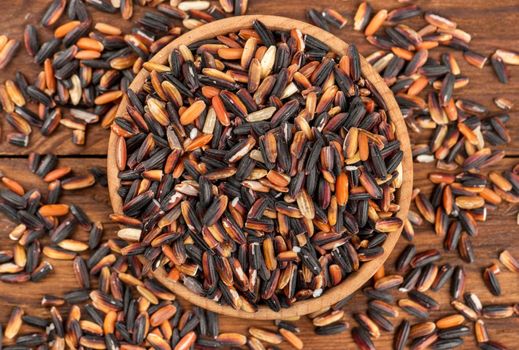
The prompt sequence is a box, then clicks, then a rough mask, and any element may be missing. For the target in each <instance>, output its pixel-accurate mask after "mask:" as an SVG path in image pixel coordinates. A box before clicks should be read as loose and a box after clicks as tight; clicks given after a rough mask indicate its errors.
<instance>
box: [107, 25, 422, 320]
mask: <svg viewBox="0 0 519 350" xmlns="http://www.w3.org/2000/svg"><path fill="white" fill-rule="evenodd" d="M255 20H260V21H261V22H263V23H264V24H265V25H266V26H267V27H268V28H270V29H274V30H291V29H293V28H297V29H299V30H301V32H302V33H303V34H310V35H312V36H314V37H316V38H318V39H319V40H321V41H323V42H325V43H327V44H328V46H329V47H330V49H331V50H332V51H333V52H335V53H336V54H338V55H341V56H342V55H345V54H346V49H347V48H348V46H349V45H348V44H347V43H346V42H345V41H343V40H342V39H340V38H338V37H337V36H335V35H334V34H332V33H329V32H327V31H325V30H323V29H321V28H318V27H316V26H314V25H311V24H309V23H306V22H302V21H299V20H294V19H290V18H287V17H281V16H271V15H246V16H236V17H230V18H226V19H221V20H217V21H214V22H210V23H207V24H204V25H202V26H200V27H198V28H195V29H193V30H190V31H189V32H187V33H185V34H183V35H181V36H179V37H178V38H176V39H175V40H173V41H172V42H171V43H169V44H168V45H167V46H165V47H164V48H163V49H162V50H160V51H159V52H158V53H156V54H155V55H154V56H153V58H152V59H151V60H150V62H154V63H159V64H163V63H165V62H167V60H168V57H169V54H170V52H171V51H172V50H173V49H174V48H176V47H178V46H179V45H181V44H185V45H189V44H191V43H193V42H196V41H200V40H203V39H209V38H214V37H216V36H217V35H221V34H227V33H230V32H235V31H238V30H239V29H244V28H251V27H252V23H253V21H255ZM360 60H361V71H362V76H363V77H364V78H365V79H367V80H368V81H369V82H370V83H371V84H372V85H373V87H374V88H375V89H376V90H377V91H378V93H379V94H380V96H381V98H382V99H383V100H384V102H385V104H386V106H387V112H388V114H389V118H390V119H391V121H392V122H393V123H394V125H395V133H396V136H397V139H398V140H399V141H400V143H401V146H400V149H401V150H402V151H403V159H402V169H403V174H402V185H401V187H400V188H399V189H398V190H397V192H396V196H397V200H396V201H395V202H396V203H398V205H399V206H400V210H399V212H398V213H397V214H396V216H397V217H399V218H400V219H401V220H402V221H405V220H406V218H407V213H408V210H409V206H410V202H411V194H412V185H413V162H412V156H411V145H410V139H409V134H408V132H407V127H406V124H405V121H404V118H403V116H402V114H401V112H400V108H399V107H398V104H397V102H396V100H395V97H394V95H393V93H392V91H391V90H390V89H389V87H388V86H387V85H386V83H385V82H384V80H383V79H382V78H381V77H380V75H379V74H378V73H377V72H376V71H375V70H374V68H373V67H372V66H371V65H370V64H369V63H368V62H367V61H366V59H365V58H364V57H363V56H361V57H360ZM148 75H149V72H148V71H147V70H146V69H145V68H142V69H141V71H140V72H139V73H138V74H137V75H136V76H135V78H134V80H133V81H132V83H131V84H130V86H129V87H128V88H130V89H132V90H133V91H139V90H140V89H141V88H142V85H143V84H144V81H145V79H146V78H147V77H148ZM127 103H128V101H127V97H126V95H124V97H123V99H122V100H121V103H120V105H119V108H118V110H117V113H116V115H117V116H120V115H122V114H124V112H125V110H126V106H127ZM116 140H117V135H116V134H115V133H114V132H113V131H111V132H110V139H109V144H108V157H107V173H108V187H109V194H110V202H111V205H112V208H113V211H114V213H116V214H117V213H121V212H122V200H121V198H120V197H119V195H118V192H117V191H118V188H119V186H120V181H119V178H118V173H119V170H118V169H117V165H116V157H115V143H116ZM402 229H403V227H401V228H400V229H399V230H397V231H393V232H390V233H388V237H387V239H386V240H385V242H384V243H383V245H382V246H383V248H384V253H383V254H382V255H381V256H379V257H377V258H375V259H373V260H371V261H368V262H366V263H364V264H362V266H361V267H360V268H359V270H357V271H355V272H353V273H352V274H350V275H349V276H348V277H347V278H346V279H344V280H343V281H342V282H341V283H340V284H338V285H337V286H334V287H331V288H328V289H326V290H325V291H324V293H323V294H322V295H321V296H320V297H318V298H311V299H307V300H301V301H297V302H295V303H294V304H293V305H292V306H290V307H288V308H281V310H280V311H273V310H271V309H270V308H268V307H267V306H265V305H261V306H259V307H258V310H257V311H256V312H253V313H251V312H246V311H243V310H236V309H234V308H233V307H231V306H228V305H223V304H219V303H217V302H215V301H213V300H211V299H208V298H206V297H203V296H200V295H197V294H195V293H193V292H191V291H190V290H189V289H188V288H187V287H185V286H184V285H183V284H182V283H181V282H175V281H172V280H171V279H169V278H167V274H166V272H165V270H164V269H162V268H159V269H157V270H155V271H153V272H151V273H152V275H153V277H154V278H156V279H157V280H158V281H159V282H160V283H162V284H163V285H164V286H165V287H166V288H168V289H169V290H171V291H172V292H173V293H174V294H176V295H178V296H180V297H182V298H183V299H185V300H187V301H189V302H190V303H192V304H194V305H197V306H199V307H202V308H204V309H207V310H210V311H212V312H216V313H219V314H223V315H228V316H233V317H239V318H244V319H261V320H274V319H289V318H294V317H299V316H303V315H306V314H309V313H312V312H316V311H319V310H322V309H324V308H326V307H329V306H331V305H332V304H334V303H336V302H337V301H339V300H342V299H343V298H345V297H347V296H349V295H351V294H353V293H354V292H356V291H357V290H358V289H360V288H361V287H362V286H363V285H364V284H365V283H366V282H367V281H368V280H369V279H370V278H371V277H372V276H373V275H374V274H375V272H376V271H377V270H378V269H379V268H380V267H381V266H382V265H383V263H384V262H385V261H386V259H387V258H388V257H389V255H390V254H391V252H392V251H393V249H394V247H395V244H396V242H397V241H398V238H399V237H400V233H401V231H402Z"/></svg>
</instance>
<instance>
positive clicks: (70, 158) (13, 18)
mask: <svg viewBox="0 0 519 350" xmlns="http://www.w3.org/2000/svg"><path fill="white" fill-rule="evenodd" d="M49 2H50V0H49V1H46V0H38V1H35V0H1V1H0V34H6V35H8V36H9V37H13V38H18V39H20V40H21V39H22V36H23V34H22V33H23V28H24V26H25V25H26V24H27V23H32V24H37V23H39V20H40V18H41V14H42V13H43V9H44V7H45V6H46V5H47V4H48V3H49ZM249 3H250V6H249V13H251V14H272V15H282V16H288V17H293V18H296V19H301V20H302V19H304V18H305V15H304V14H305V9H307V8H309V7H316V8H324V7H333V8H335V9H337V10H339V11H340V12H341V13H344V14H346V15H347V16H348V17H349V18H350V23H349V24H348V25H347V26H346V28H344V29H343V30H340V31H339V30H335V29H334V30H333V32H334V33H335V34H337V35H338V36H339V37H341V38H342V39H344V40H345V41H346V42H352V43H355V44H357V45H358V46H359V49H360V52H361V53H363V54H365V55H366V54H369V53H371V52H372V51H373V48H372V47H370V46H369V45H368V44H367V42H366V41H365V40H364V39H363V37H362V36H361V35H360V34H359V33H357V32H353V30H352V29H351V19H352V16H353V14H354V11H355V9H356V6H357V5H358V1H346V0H320V1H317V0H282V1H274V0H262V1H260V0H250V1H249ZM417 3H418V4H419V5H420V6H421V7H423V8H424V9H426V10H431V11H437V12H438V13H440V14H443V15H445V16H448V17H450V18H451V19H453V20H455V21H456V22H457V23H458V25H459V27H460V28H462V29H464V30H465V31H467V32H469V33H471V34H472V35H473V41H472V45H471V47H472V48H473V49H474V50H475V51H477V52H480V53H483V54H490V53H492V52H493V50H494V49H495V48H509V49H514V48H515V49H517V48H518V47H519V27H518V25H517V18H518V16H519V2H518V1H517V0H501V1H488V0H473V1H470V2H467V1H464V0H449V1H447V0H445V1H417ZM371 4H372V5H373V7H374V8H375V9H376V10H379V9H381V8H388V9H392V8H395V7H398V6H401V4H399V3H398V2H397V1H395V0H390V1H389V0H388V1H382V0H377V1H371ZM91 11H92V13H93V14H94V18H95V19H96V20H98V21H99V20H102V21H106V22H111V23H117V24H119V25H120V26H121V27H124V28H128V27H129V26H130V25H131V24H130V23H129V22H125V21H123V20H122V19H120V18H119V17H118V16H116V15H107V14H102V13H99V12H97V11H95V10H93V9H91ZM139 13H142V9H139V10H138V11H137V14H139ZM413 22H416V23H417V24H418V23H421V22H420V21H418V20H413ZM40 33H45V34H44V35H43V37H48V36H49V35H50V32H49V31H47V30H41V31H40ZM455 55H456V57H457V58H458V59H459V62H460V64H461V68H462V73H463V74H464V75H466V76H468V77H470V79H471V82H470V85H469V87H468V88H465V89H464V90H463V91H462V92H461V95H462V96H463V97H466V98H470V99H474V100H476V101H480V102H482V103H484V104H485V105H487V106H488V107H491V108H492V109H494V110H496V107H495V106H493V104H492V98H494V97H496V96H504V97H507V98H510V99H512V100H513V101H514V102H516V104H517V105H518V106H519V99H518V96H519V68H518V67H511V69H510V70H511V73H512V79H511V83H510V84H508V85H502V84H500V83H498V82H497V79H496V78H495V77H494V75H493V73H492V70H491V69H490V68H489V67H486V68H485V69H483V70H479V69H477V68H475V67H472V66H469V65H467V64H466V63H465V62H464V61H463V59H462V58H461V54H460V53H456V54H455ZM17 70H21V71H23V72H24V73H25V74H26V75H27V76H28V77H31V80H32V79H33V78H34V76H35V75H36V73H37V71H38V67H36V66H35V65H34V64H33V63H32V61H31V59H30V57H29V56H27V55H26V54H25V52H24V50H23V49H22V50H20V51H19V53H18V55H17V56H16V59H15V60H14V61H13V62H12V63H11V64H10V65H9V66H8V68H7V69H5V70H3V71H0V82H3V81H5V80H6V79H9V78H12V77H14V73H15V72H16V71H17ZM511 117H512V119H511V121H510V122H509V124H508V125H509V127H510V130H511V134H512V138H513V140H512V143H511V144H510V145H508V146H507V147H506V151H507V154H508V156H507V158H506V159H505V160H504V161H503V162H501V163H500V164H499V165H498V166H496V167H494V169H496V170H505V169H510V168H511V167H512V166H513V165H514V164H516V163H517V162H519V158H518V157H519V115H518V114H517V113H516V112H512V113H511ZM0 126H1V130H2V136H1V141H0V170H1V171H3V172H4V173H5V174H6V175H8V176H10V177H13V178H16V179H19V180H20V181H21V182H22V184H23V185H24V186H25V188H32V187H34V186H42V187H43V186H44V184H43V182H42V181H41V180H40V179H39V178H37V177H36V176H35V175H33V174H31V173H30V172H29V171H28V169H27V161H26V155H27V154H28V153H29V152H30V151H36V152H39V153H46V152H54V153H56V154H58V155H60V156H61V157H60V164H61V165H70V166H72V167H73V169H74V171H75V172H76V173H85V172H87V169H88V168H89V167H92V166H98V167H105V166H106V164H105V163H106V159H105V157H106V147H107V143H108V132H107V131H105V130H103V129H101V128H100V127H99V126H95V127H92V128H90V129H89V130H88V134H87V143H86V145H85V146H84V147H78V146H74V145H73V144H72V143H71V142H70V130H67V129H65V128H63V127H62V128H60V130H59V131H58V132H56V134H55V135H54V136H52V137H51V138H45V137H42V136H41V135H40V134H39V132H38V131H34V132H33V135H32V137H31V144H30V147H29V148H26V149H21V148H17V147H14V146H12V145H9V144H8V143H6V142H5V134H6V132H8V131H9V130H10V126H9V125H8V124H7V122H6V121H5V118H4V116H1V117H0ZM424 135H425V134H424ZM413 138H414V139H415V140H418V139H420V138H421V140H422V141H424V142H425V141H426V140H427V138H426V137H425V136H420V135H413ZM433 169H434V168H433V166H431V165H415V184H416V186H417V187H420V188H421V189H422V190H424V191H426V192H429V191H430V190H431V184H430V183H429V181H428V180H427V174H428V173H429V172H430V171H433ZM63 201H64V202H70V203H76V204H80V205H81V206H82V207H83V208H84V209H85V210H86V211H87V213H88V214H89V216H90V217H91V218H92V219H93V220H96V221H97V220H99V221H102V222H103V223H104V225H105V228H106V234H107V235H113V232H114V230H115V228H116V227H115V225H113V224H111V223H110V221H109V219H108V214H109V213H110V212H111V207H110V203H109V199H108V190H107V189H106V188H103V187H101V186H99V185H96V186H95V187H93V188H91V189H88V190H86V191H81V192H69V193H66V194H65V196H64V197H63ZM517 212H518V208H517V206H515V207H513V206H510V205H507V204H503V205H501V206H500V208H499V209H498V210H497V211H495V212H491V213H490V214H489V218H488V221H487V222H486V223H483V224H481V226H480V232H479V235H478V236H477V237H476V238H474V239H473V244H474V249H475V252H476V257H477V262H476V263H474V264H471V265H467V264H464V265H465V267H466V269H467V271H468V276H469V282H468V284H467V288H466V290H467V291H473V292H475V293H477V294H478V295H479V296H480V298H481V299H482V301H483V302H484V303H507V304H509V303H519V275H517V274H513V273H510V272H507V271H504V272H503V273H501V274H500V275H499V276H498V278H499V280H500V282H501V285H502V288H503V296H501V297H493V296H492V295H491V294H490V293H489V292H488V291H487V289H486V288H485V286H484V285H483V282H482V279H481V268H482V267H484V266H487V265H489V264H490V263H492V261H493V260H495V259H496V258H497V254H498V252H499V251H500V250H501V249H503V248H507V249H509V250H510V251H511V252H512V253H513V254H514V255H515V256H519V239H517V237H518V235H519V226H518V225H517V222H516V220H517V219H516V217H517ZM12 227H13V224H12V223H10V222H9V221H8V220H7V219H6V218H5V217H3V216H0V249H7V248H9V247H11V245H12V241H10V240H9V238H8V237H7V233H8V232H9V231H10V229H11V228H12ZM82 236H83V237H82ZM77 238H85V233H84V232H78V233H77ZM406 244H407V242H405V241H404V240H403V239H402V240H401V241H400V242H399V244H398V246H397V248H396V250H395V252H394V253H393V254H392V256H391V258H390V259H389V261H388V262H387V263H386V269H387V270H391V269H392V268H393V266H394V261H395V257H396V256H397V255H398V253H399V252H400V251H401V250H402V249H403V247H405V245H406ZM415 244H416V245H417V247H418V249H419V250H424V249H428V248H433V247H434V248H440V249H441V240H440V239H439V238H437V237H435V235H434V233H433V231H432V230H431V227H429V225H424V226H423V227H419V228H417V234H416V238H415ZM444 261H448V262H450V263H451V264H460V263H461V261H460V259H458V258H457V255H456V254H455V253H445V254H444V258H443V260H442V262H444ZM52 263H53V265H54V266H55V267H56V271H55V272H54V273H53V275H52V276H51V277H49V278H47V279H46V280H45V281H43V282H41V283H28V284H24V285H20V286H18V285H7V284H2V283H0V323H2V324H5V322H6V321H7V319H8V317H9V313H10V310H11V308H12V307H13V306H15V305H19V306H22V307H23V308H24V309H25V310H26V312H27V313H28V314H34V315H47V316H48V312H47V310H46V309H44V308H43V307H41V306H40V299H41V297H42V296H43V295H45V294H53V295H60V294H61V293H63V292H66V291H70V290H72V289H75V288H78V285H77V284H76V281H75V279H74V277H73V274H72V269H71V264H70V263H69V262H60V261H53V262H52ZM431 295H433V296H434V297H435V298H437V299H438V300H441V301H442V303H443V305H442V308H441V310H440V311H437V312H434V313H433V314H432V318H433V319H437V318H439V317H440V316H442V315H447V314H449V313H452V312H453V310H452V309H451V307H450V306H449V295H448V288H443V290H442V291H440V292H439V293H431ZM397 297H398V295H397ZM365 307H366V305H365V298H364V297H363V296H362V295H361V294H360V293H357V295H356V296H355V297H354V298H353V300H352V301H351V302H350V303H349V306H348V307H347V311H348V316H347V317H346V319H347V321H348V322H350V326H354V325H355V321H354V320H353V319H352V318H351V314H353V313H354V312H357V311H364V310H365ZM402 314H403V316H404V317H408V315H406V314H405V313H403V312H402ZM411 320H412V318H411ZM486 323H487V325H488V328H489V331H490V336H491V338H492V339H494V340H498V341H500V342H502V343H503V344H505V345H507V346H508V347H509V348H510V349H517V348H518V345H517V344H518V342H519V318H517V317H516V318H513V319H508V320H488V321H486ZM253 324H254V325H256V326H261V327H266V328H269V327H270V328H271V327H272V324H271V323H270V322H253V321H246V322H245V321H240V320H238V319H233V318H229V317H222V330H223V331H240V332H246V331H247V328H248V327H249V326H251V325H253ZM298 325H299V326H300V327H301V337H302V339H303V341H304V343H305V348H307V349H339V348H340V349H350V348H354V344H353V342H352V340H351V337H350V334H349V332H347V333H343V334H340V335H336V336H328V337H319V336H316V335H314V334H313V331H312V325H311V323H310V321H308V320H307V319H301V320H300V321H298ZM391 341H392V335H390V334H388V333H383V334H382V336H381V337H380V338H379V339H377V340H376V341H375V345H376V346H377V348H379V349H388V348H390V345H391ZM476 347H477V346H476V344H475V343H474V341H473V339H472V337H468V338H467V339H466V343H465V345H464V347H463V348H464V349H474V348H476ZM287 348H288V347H287Z"/></svg>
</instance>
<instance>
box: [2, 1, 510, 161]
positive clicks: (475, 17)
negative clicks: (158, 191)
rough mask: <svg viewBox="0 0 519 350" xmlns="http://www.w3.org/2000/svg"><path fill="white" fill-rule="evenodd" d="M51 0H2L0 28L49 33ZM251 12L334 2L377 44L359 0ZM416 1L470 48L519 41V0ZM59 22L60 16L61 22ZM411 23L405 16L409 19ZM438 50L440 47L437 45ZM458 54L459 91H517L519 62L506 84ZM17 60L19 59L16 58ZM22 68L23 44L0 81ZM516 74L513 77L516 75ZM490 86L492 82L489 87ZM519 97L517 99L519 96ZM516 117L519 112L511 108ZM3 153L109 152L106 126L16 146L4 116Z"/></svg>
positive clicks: (270, 4) (472, 94) (12, 33)
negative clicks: (45, 21) (45, 23)
mask: <svg viewBox="0 0 519 350" xmlns="http://www.w3.org/2000/svg"><path fill="white" fill-rule="evenodd" d="M47 3H48V1H46V0H38V1H35V0H3V1H0V11H1V12H0V13H1V15H0V18H2V21H1V22H0V33H2V34H6V35H8V36H9V37H13V38H17V39H20V40H21V39H22V38H23V30H24V27H25V25H26V24H29V23H31V24H35V25H36V27H37V28H38V31H39V32H40V36H41V38H42V39H46V38H49V37H50V32H49V31H48V30H45V29H44V28H42V27H41V25H39V20H40V18H41V15H42V13H43V11H44V9H45V6H46V4H47ZM249 3H250V4H249V11H248V13H249V14H269V15H279V16H287V17H290V18H294V19H299V20H305V9H307V8H309V7H315V8H325V7H332V8H335V9H337V10H338V11H340V12H341V13H343V14H345V15H346V16H347V17H348V19H349V20H350V22H349V23H348V25H346V27H345V28H343V29H342V30H338V29H335V28H332V30H331V32H332V33H333V34H335V35H337V36H338V37H339V38H340V39H342V40H344V41H345V42H351V43H355V44H356V45H357V46H358V48H359V51H360V53H361V54H363V55H365V56H366V55H368V54H369V53H371V52H373V51H375V49H374V48H373V47H372V46H371V45H370V44H369V43H368V42H367V41H366V40H365V39H364V37H363V36H362V35H361V34H360V33H358V32H354V31H353V30H352V19H353V15H354V14H355V10H356V7H357V5H358V3H359V1H349V0H339V1H336V0H321V1H316V0H300V1H298V0H284V1H274V0H256V1H254V0H251V1H249ZM370 3H371V4H372V6H373V7H374V8H375V10H379V9H382V8H387V9H393V8H396V7H399V6H401V4H398V3H397V2H396V1H390V2H387V1H382V0H376V1H370ZM416 3H417V4H418V5H420V6H421V7H422V8H424V9H426V10H436V11H437V12H438V13H440V14H442V15H445V16H448V17H450V18H452V19H453V20H455V21H456V22H457V23H458V26H459V27H460V28H462V29H463V30H465V31H467V32H469V33H471V34H472V37H473V40H472V43H471V48H472V49H473V50H474V51H476V52H479V53H482V54H485V55H487V54H491V53H492V52H494V50H495V49H496V48H513V47H517V43H518V42H519V28H517V25H516V17H517V13H519V3H518V2H517V1H516V0H503V1H499V2H497V1H485V0H475V1H471V3H470V6H467V3H466V2H464V1H463V0H452V1H447V0H443V1H440V0H435V1H425V0H421V1H416ZM89 10H90V11H91V13H92V14H93V15H94V17H95V19H96V20H97V21H105V22H109V23H116V24H117V25H119V26H120V27H121V28H126V29H127V28H130V27H131V24H132V23H134V21H135V20H134V19H135V18H136V17H137V16H138V15H139V14H142V13H143V12H144V10H143V9H142V8H140V7H138V6H136V9H135V13H136V15H135V16H134V19H133V20H132V22H126V21H124V20H122V19H120V18H119V17H117V15H108V14H105V13H101V12H99V11H97V10H94V9H92V8H91V7H89ZM59 23H61V22H59ZM406 23H407V22H406ZM409 23H411V24H412V25H414V27H415V28H420V27H421V26H422V25H423V20H421V19H413V20H412V21H409ZM435 53H436V54H438V50H435ZM455 56H456V58H457V60H458V62H459V64H460V66H461V70H462V74H463V75H466V76H468V77H469V78H470V85H469V87H468V88H465V89H463V90H461V91H460V93H459V95H460V96H462V97H464V98H469V99H473V100H475V101H479V102H481V103H484V104H485V105H486V106H488V107H492V110H497V108H496V107H495V106H494V105H493V103H492V99H493V98H494V97H496V96H504V97H508V98H511V99H513V98H514V96H518V95H519V67H517V66H515V67H514V66H510V67H509V68H510V72H511V74H512V79H511V83H510V84H508V85H503V84H500V83H499V82H498V81H497V79H496V77H495V76H494V73H493V72H492V69H491V68H490V67H488V66H487V67H485V68H484V69H478V68H476V67H473V66H470V65H469V64H467V63H466V62H465V61H464V60H463V58H462V54H461V53H460V52H456V53H455ZM14 62H16V63H14ZM17 70H21V71H22V72H23V73H24V74H25V75H26V76H27V77H28V78H31V80H32V79H34V77H35V76H36V75H37V73H38V72H39V71H40V68H39V67H38V66H37V65H35V64H34V63H33V62H32V58H31V57H29V56H28V55H27V54H26V53H25V50H24V49H23V47H22V48H20V50H19V51H18V54H17V55H16V57H15V59H14V61H13V62H12V63H11V64H10V65H9V66H8V67H7V68H6V69H5V70H2V71H0V82H3V81H5V80H6V79H10V78H12V77H14V73H15V72H16V71H17ZM514 76H515V77H514ZM489 86H491V88H490V89H489ZM518 103H519V102H518ZM511 116H512V119H513V121H515V122H518V118H519V116H518V114H517V112H513V113H511ZM0 130H2V133H1V134H2V135H1V136H0V155H9V154H27V153H29V152H30V151H31V150H39V151H40V152H45V151H49V150H54V152H56V153H57V154H64V155H73V154H77V153H82V154H89V155H103V154H106V148H107V145H108V132H106V131H103V130H102V129H101V127H100V126H99V125H94V126H92V127H90V128H89V130H88V132H87V134H88V135H87V142H86V145H85V146H84V147H80V146H75V145H73V144H72V143H71V142H70V134H71V131H70V130H68V129H66V128H64V127H60V128H59V129H58V130H57V131H56V134H55V135H54V136H53V137H52V138H50V139H46V138H44V137H42V136H41V134H40V133H39V131H35V132H33V135H32V136H31V144H30V146H29V148H26V149H21V148H19V147H16V146H12V145H10V144H8V143H7V142H6V141H5V134H6V133H7V132H8V131H10V130H11V127H10V126H9V125H8V123H7V122H6V120H5V118H0ZM510 131H511V136H512V143H511V144H510V145H508V146H507V148H506V149H507V152H508V154H510V155H519V128H511V130H510Z"/></svg>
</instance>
